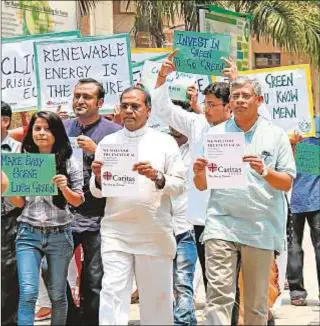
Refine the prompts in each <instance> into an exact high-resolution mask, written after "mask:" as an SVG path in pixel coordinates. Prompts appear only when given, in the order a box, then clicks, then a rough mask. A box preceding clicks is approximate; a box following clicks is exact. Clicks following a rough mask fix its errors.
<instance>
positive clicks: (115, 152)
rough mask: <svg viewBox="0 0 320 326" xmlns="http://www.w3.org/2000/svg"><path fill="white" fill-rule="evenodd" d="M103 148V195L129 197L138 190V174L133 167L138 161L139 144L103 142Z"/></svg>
mask: <svg viewBox="0 0 320 326" xmlns="http://www.w3.org/2000/svg"><path fill="white" fill-rule="evenodd" d="M101 149H102V155H103V158H102V161H103V166H102V169H101V184H102V195H103V196H104V197H127V196H132V195H133V194H135V193H136V192H137V191H138V174H137V172H134V171H132V167H133V165H134V164H135V163H137V162H138V147H137V144H136V143H130V144H101Z"/></svg>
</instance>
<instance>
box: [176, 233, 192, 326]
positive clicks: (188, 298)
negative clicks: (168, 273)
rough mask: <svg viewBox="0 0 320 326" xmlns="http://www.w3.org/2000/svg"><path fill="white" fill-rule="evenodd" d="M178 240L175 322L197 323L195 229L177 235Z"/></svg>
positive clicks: (179, 323)
mask: <svg viewBox="0 0 320 326" xmlns="http://www.w3.org/2000/svg"><path fill="white" fill-rule="evenodd" d="M176 241H177V255H176V257H175V259H174V261H173V290H174V296H175V305H174V308H173V312H174V324H175V325H196V324H197V319H196V315H195V310H194V304H193V278H194V273H195V269H196V262H197V247H196V243H195V239H194V234H193V231H187V232H184V233H182V234H179V235H178V236H176Z"/></svg>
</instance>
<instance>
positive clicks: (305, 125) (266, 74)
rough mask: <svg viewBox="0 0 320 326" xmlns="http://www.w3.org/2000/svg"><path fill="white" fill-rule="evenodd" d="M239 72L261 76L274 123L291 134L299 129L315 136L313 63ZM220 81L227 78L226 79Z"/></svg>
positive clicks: (259, 77) (255, 76)
mask: <svg viewBox="0 0 320 326" xmlns="http://www.w3.org/2000/svg"><path fill="white" fill-rule="evenodd" d="M239 74H240V75H247V76H248V77H250V78H256V79H258V81H259V82H260V84H261V89H262V95H263V97H264V103H265V105H266V107H267V108H268V111H269V114H270V119H271V121H272V122H273V123H274V124H276V125H277V126H279V127H280V128H282V129H284V130H285V131H286V132H288V133H292V132H294V131H298V132H300V133H301V134H302V135H304V136H306V137H310V136H314V135H315V132H316V130H315V124H314V120H313V117H314V107H313V97H312V90H311V75H310V66H309V65H306V64H304V65H295V66H285V67H275V68H266V69H257V70H248V71H241V72H240V73H239ZM216 80H217V81H223V78H221V77H218V78H217V79H216ZM259 109H260V108H259Z"/></svg>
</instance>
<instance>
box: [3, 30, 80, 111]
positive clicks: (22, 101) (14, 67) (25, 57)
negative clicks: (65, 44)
mask: <svg viewBox="0 0 320 326" xmlns="http://www.w3.org/2000/svg"><path fill="white" fill-rule="evenodd" d="M80 36H81V35H80V31H69V32H61V33H51V34H40V35H34V36H24V37H14V38H10V39H3V40H2V59H1V95H2V100H3V101H5V102H7V103H8V104H10V106H11V109H12V111H13V112H21V111H28V110H30V109H35V108H36V107H37V87H36V86H37V85H36V74H35V61H34V48H33V43H34V42H37V41H41V42H42V41H49V40H50V41H52V40H55V41H58V40H59V39H75V38H78V37H80Z"/></svg>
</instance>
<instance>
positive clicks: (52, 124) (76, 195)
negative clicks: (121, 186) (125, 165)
mask: <svg viewBox="0 0 320 326" xmlns="http://www.w3.org/2000/svg"><path fill="white" fill-rule="evenodd" d="M21 152H22V153H40V154H50V153H52V154H54V155H55V159H56V171H57V174H56V175H55V176H54V177H53V183H54V184H56V186H57V188H58V195H56V196H41V195H39V196H35V197H15V199H14V204H15V205H16V206H18V207H22V208H23V211H22V213H21V215H20V216H19V217H18V223H19V224H18V232H17V238H16V252H17V265H18V277H19V288H20V296H19V308H18V325H23V326H25V325H33V323H34V314H35V305H36V300H37V297H38V292H39V273H40V263H41V259H42V257H44V256H45V257H46V259H47V263H48V273H47V282H48V283H47V290H48V293H49V297H50V300H51V303H52V319H51V325H65V323H66V316H67V297H66V285H67V274H68V266H69V263H70V260H71V258H72V255H73V239H72V233H71V227H70V222H71V219H72V214H71V212H70V210H69V207H68V204H70V205H73V206H79V205H80V204H82V202H83V201H84V198H83V192H82V186H83V177H82V171H81V170H80V169H79V168H78V165H77V163H76V161H75V160H74V158H73V157H72V148H71V145H70V141H69V139H68V136H67V134H66V131H65V129H64V125H63V123H62V121H61V119H60V118H59V116H58V115H57V114H55V113H53V112H49V111H40V112H36V113H35V114H34V115H33V116H32V118H31V120H30V124H29V129H28V131H27V134H26V137H25V139H24V141H23V143H22V148H21Z"/></svg>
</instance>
